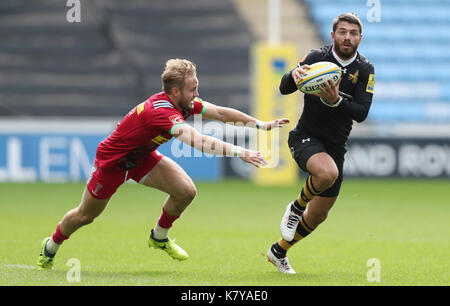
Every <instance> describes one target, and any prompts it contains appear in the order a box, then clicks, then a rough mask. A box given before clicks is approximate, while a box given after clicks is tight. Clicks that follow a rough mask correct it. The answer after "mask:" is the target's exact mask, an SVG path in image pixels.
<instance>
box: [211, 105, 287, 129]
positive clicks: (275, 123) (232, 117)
mask: <svg viewBox="0 0 450 306" xmlns="http://www.w3.org/2000/svg"><path fill="white" fill-rule="evenodd" d="M204 103H208V102H204ZM203 117H205V118H207V119H212V120H218V121H222V122H224V123H234V124H236V123H241V124H243V125H244V126H250V125H251V124H254V127H256V128H258V129H262V130H271V129H273V128H277V127H282V126H283V125H285V124H287V123H289V119H287V118H281V119H275V120H272V121H269V122H264V121H261V120H258V119H256V118H253V117H252V116H250V115H247V114H245V113H243V112H241V111H238V110H237V109H234V108H230V107H222V106H217V105H214V104H212V103H208V104H207V107H206V111H205V113H204V114H203Z"/></svg>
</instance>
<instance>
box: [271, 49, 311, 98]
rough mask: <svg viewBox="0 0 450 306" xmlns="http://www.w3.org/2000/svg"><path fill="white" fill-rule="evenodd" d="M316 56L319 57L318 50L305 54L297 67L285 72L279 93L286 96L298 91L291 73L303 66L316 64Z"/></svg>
mask: <svg viewBox="0 0 450 306" xmlns="http://www.w3.org/2000/svg"><path fill="white" fill-rule="evenodd" d="M318 56H320V51H319V50H311V51H310V52H309V53H307V54H306V55H305V56H304V57H303V58H302V59H301V60H300V62H299V63H298V65H297V67H295V68H293V69H291V70H290V71H289V72H286V73H285V74H284V75H283V77H282V79H281V82H280V87H279V89H280V93H281V94H283V95H288V94H291V93H293V92H296V91H297V90H298V88H297V85H296V84H295V81H294V79H293V78H292V71H293V70H294V69H296V68H298V67H301V66H303V65H311V64H314V63H316V62H318Z"/></svg>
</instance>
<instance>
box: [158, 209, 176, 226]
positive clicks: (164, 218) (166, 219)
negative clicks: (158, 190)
mask: <svg viewBox="0 0 450 306" xmlns="http://www.w3.org/2000/svg"><path fill="white" fill-rule="evenodd" d="M179 217H180V216H171V215H169V214H168V213H166V211H165V210H164V208H163V210H162V214H161V217H159V220H158V225H159V226H161V227H164V228H170V227H172V224H173V222H174V221H175V220H176V219H178V218H179Z"/></svg>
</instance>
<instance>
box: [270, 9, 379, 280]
mask: <svg viewBox="0 0 450 306" xmlns="http://www.w3.org/2000/svg"><path fill="white" fill-rule="evenodd" d="M361 33H362V23H361V21H360V19H359V18H358V16H357V15H356V14H353V13H346V14H342V15H340V16H338V17H336V18H335V19H334V21H333V32H331V39H332V41H333V44H332V45H328V46H324V47H322V48H320V49H315V50H312V51H311V52H309V53H308V54H307V55H306V56H305V57H304V58H303V59H302V60H301V61H300V63H299V65H298V66H297V67H296V68H294V69H293V70H291V71H289V72H287V73H286V74H285V75H284V76H283V78H282V80H281V84H280V92H281V93H282V94H283V95H287V94H291V93H294V92H296V91H297V90H298V89H297V86H296V84H297V83H298V82H299V80H300V79H301V77H302V75H305V74H306V71H307V70H308V69H309V65H311V64H313V63H316V62H321V61H328V62H332V63H335V64H337V65H338V66H339V67H340V68H341V70H342V76H341V79H340V81H339V82H338V84H336V85H334V83H333V82H332V81H329V83H327V84H325V85H326V87H325V88H323V89H322V92H321V93H319V94H315V95H309V94H305V98H304V99H305V103H304V108H303V113H302V115H301V118H300V120H299V121H298V124H297V126H296V127H295V129H293V130H292V131H291V132H290V133H289V139H288V144H289V148H290V150H291V153H292V156H293V158H294V159H295V161H296V162H297V164H298V165H299V167H300V168H301V169H302V170H304V171H305V172H307V173H309V176H308V177H307V179H306V182H305V184H304V186H303V188H302V190H301V192H300V194H299V195H298V197H297V199H296V200H294V201H292V202H291V203H289V204H288V206H287V208H286V211H285V213H284V216H283V218H282V220H281V224H280V231H281V236H282V238H281V239H280V240H279V241H278V242H275V243H274V244H273V245H272V246H271V247H270V248H269V250H268V252H267V257H268V259H269V261H270V262H271V263H273V264H274V265H275V266H276V267H277V268H278V270H279V271H280V272H282V273H295V271H294V270H293V269H292V267H291V266H290V264H289V260H288V258H287V257H286V252H287V251H288V250H289V248H290V247H292V246H293V245H294V244H295V243H296V242H298V241H299V240H301V239H302V238H305V237H306V236H308V235H309V234H310V233H311V232H312V231H313V230H314V229H316V228H317V226H318V225H319V224H320V223H322V222H323V221H325V219H326V218H327V216H328V212H329V211H330V209H331V207H332V206H333V204H334V203H335V202H336V199H337V197H338V194H339V190H340V187H341V184H342V180H343V164H344V155H345V153H346V142H347V139H348V136H349V134H350V131H351V129H352V124H353V120H355V121H357V122H362V121H364V120H365V119H366V117H367V114H368V112H369V108H370V105H371V103H372V96H373V90H374V85H375V74H374V67H373V65H372V64H371V63H370V62H369V61H368V60H367V59H366V58H365V57H364V56H362V55H361V54H360V53H359V52H358V51H357V49H358V46H359V44H360V43H361V40H362V34H361Z"/></svg>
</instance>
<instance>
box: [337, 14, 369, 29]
mask: <svg viewBox="0 0 450 306" xmlns="http://www.w3.org/2000/svg"><path fill="white" fill-rule="evenodd" d="M341 21H345V22H348V23H351V24H356V25H357V26H358V27H359V33H360V34H362V22H361V20H360V19H359V17H358V15H357V14H355V13H345V14H342V15H339V16H337V17H336V18H334V20H333V32H335V31H336V28H337V25H338V23H339V22H341Z"/></svg>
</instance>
